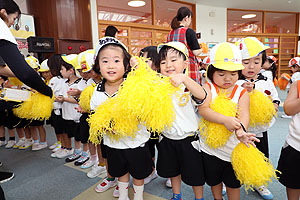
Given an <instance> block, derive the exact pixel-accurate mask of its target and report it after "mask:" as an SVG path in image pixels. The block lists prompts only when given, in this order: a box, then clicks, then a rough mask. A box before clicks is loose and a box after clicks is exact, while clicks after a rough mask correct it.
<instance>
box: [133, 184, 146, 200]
mask: <svg viewBox="0 0 300 200" xmlns="http://www.w3.org/2000/svg"><path fill="white" fill-rule="evenodd" d="M133 190H134V197H133V200H143V192H144V185H141V186H136V185H134V184H133Z"/></svg>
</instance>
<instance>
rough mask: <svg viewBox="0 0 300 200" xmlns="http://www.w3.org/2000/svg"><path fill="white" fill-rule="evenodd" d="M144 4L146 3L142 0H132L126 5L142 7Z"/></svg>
mask: <svg viewBox="0 0 300 200" xmlns="http://www.w3.org/2000/svg"><path fill="white" fill-rule="evenodd" d="M145 4H146V3H145V1H142V0H133V1H129V2H128V5H129V6H130V7H142V6H144V5H145Z"/></svg>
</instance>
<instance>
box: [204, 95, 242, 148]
mask: <svg viewBox="0 0 300 200" xmlns="http://www.w3.org/2000/svg"><path fill="white" fill-rule="evenodd" d="M209 107H210V108H211V109H212V110H213V111H215V112H218V113H220V114H222V115H225V116H230V117H235V116H236V115H237V112H238V109H237V104H236V103H234V102H232V101H231V100H230V99H229V98H228V97H226V96H225V94H222V93H220V94H219V95H218V96H217V97H216V98H215V99H214V100H213V101H212V102H211V103H210V105H209ZM199 130H200V135H201V136H202V137H203V138H204V139H205V143H206V144H207V145H208V146H209V147H210V148H215V149H216V148H219V147H222V146H224V145H225V144H226V142H227V141H228V139H229V137H230V136H231V134H232V132H230V131H229V130H227V128H226V127H225V126H224V125H223V124H217V123H214V122H210V121H207V120H205V119H204V118H201V119H200V121H199Z"/></svg>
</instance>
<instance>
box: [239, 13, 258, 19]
mask: <svg viewBox="0 0 300 200" xmlns="http://www.w3.org/2000/svg"><path fill="white" fill-rule="evenodd" d="M254 17H256V14H247V15H243V16H242V18H243V19H251V18H254Z"/></svg>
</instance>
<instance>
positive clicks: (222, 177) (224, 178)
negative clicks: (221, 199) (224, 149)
mask: <svg viewBox="0 0 300 200" xmlns="http://www.w3.org/2000/svg"><path fill="white" fill-rule="evenodd" d="M203 162H204V173H205V182H206V183H207V184H208V185H209V186H215V185H218V184H219V183H221V182H223V183H224V184H225V185H226V186H227V187H230V188H240V187H241V183H240V181H239V180H237V178H236V176H235V174H234V171H233V168H232V165H231V163H230V162H227V161H224V160H221V159H220V158H217V157H216V156H212V155H209V154H207V153H204V152H203Z"/></svg>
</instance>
